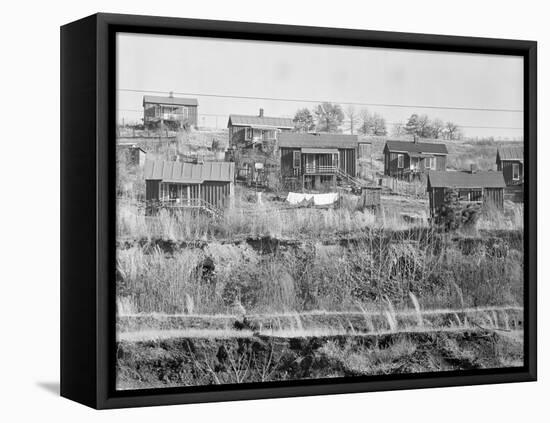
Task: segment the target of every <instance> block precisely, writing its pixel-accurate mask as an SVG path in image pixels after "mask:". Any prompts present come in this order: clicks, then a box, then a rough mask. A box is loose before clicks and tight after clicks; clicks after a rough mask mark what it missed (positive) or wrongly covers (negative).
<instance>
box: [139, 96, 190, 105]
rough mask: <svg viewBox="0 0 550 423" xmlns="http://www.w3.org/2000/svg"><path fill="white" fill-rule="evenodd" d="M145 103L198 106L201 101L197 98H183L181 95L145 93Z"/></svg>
mask: <svg viewBox="0 0 550 423" xmlns="http://www.w3.org/2000/svg"><path fill="white" fill-rule="evenodd" d="M145 103H153V104H165V105H167V106H198V105H199V102H198V101H197V99H196V98H181V97H160V96H155V95H144V96H143V105H145Z"/></svg>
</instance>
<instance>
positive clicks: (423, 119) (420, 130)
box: [416, 115, 432, 138]
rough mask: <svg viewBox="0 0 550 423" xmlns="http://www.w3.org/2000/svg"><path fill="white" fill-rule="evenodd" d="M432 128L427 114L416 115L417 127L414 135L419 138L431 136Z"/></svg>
mask: <svg viewBox="0 0 550 423" xmlns="http://www.w3.org/2000/svg"><path fill="white" fill-rule="evenodd" d="M431 132H432V128H431V122H430V118H429V117H428V115H420V116H418V127H417V131H416V135H418V136H419V137H420V138H429V137H430V136H431Z"/></svg>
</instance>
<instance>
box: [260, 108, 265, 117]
mask: <svg viewBox="0 0 550 423" xmlns="http://www.w3.org/2000/svg"><path fill="white" fill-rule="evenodd" d="M260 117H264V109H260Z"/></svg>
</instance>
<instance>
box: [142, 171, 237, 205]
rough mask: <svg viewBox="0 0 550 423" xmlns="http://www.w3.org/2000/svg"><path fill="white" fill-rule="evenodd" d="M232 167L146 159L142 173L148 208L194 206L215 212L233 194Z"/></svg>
mask: <svg viewBox="0 0 550 423" xmlns="http://www.w3.org/2000/svg"><path fill="white" fill-rule="evenodd" d="M234 169H235V165H234V163H230V162H207V163H203V164H192V163H181V162H169V161H147V162H146V163H145V171H144V173H145V199H146V201H147V204H148V206H149V207H148V208H149V209H150V210H151V211H155V210H158V208H171V209H190V208H191V209H193V208H194V209H201V210H205V211H208V212H210V213H217V212H219V210H221V209H223V208H224V207H227V206H228V205H229V202H230V199H231V197H233V189H234V187H233V181H234V172H235V170H234Z"/></svg>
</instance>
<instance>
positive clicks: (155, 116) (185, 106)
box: [143, 95, 199, 130]
mask: <svg viewBox="0 0 550 423" xmlns="http://www.w3.org/2000/svg"><path fill="white" fill-rule="evenodd" d="M198 106H199V102H198V101H197V99H196V98H181V97H173V96H172V95H170V96H168V97H159V96H151V95H146V96H143V124H144V126H145V127H146V128H158V129H165V128H166V129H173V130H177V129H181V128H186V127H189V126H193V127H196V126H197V115H198V111H197V109H198Z"/></svg>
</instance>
